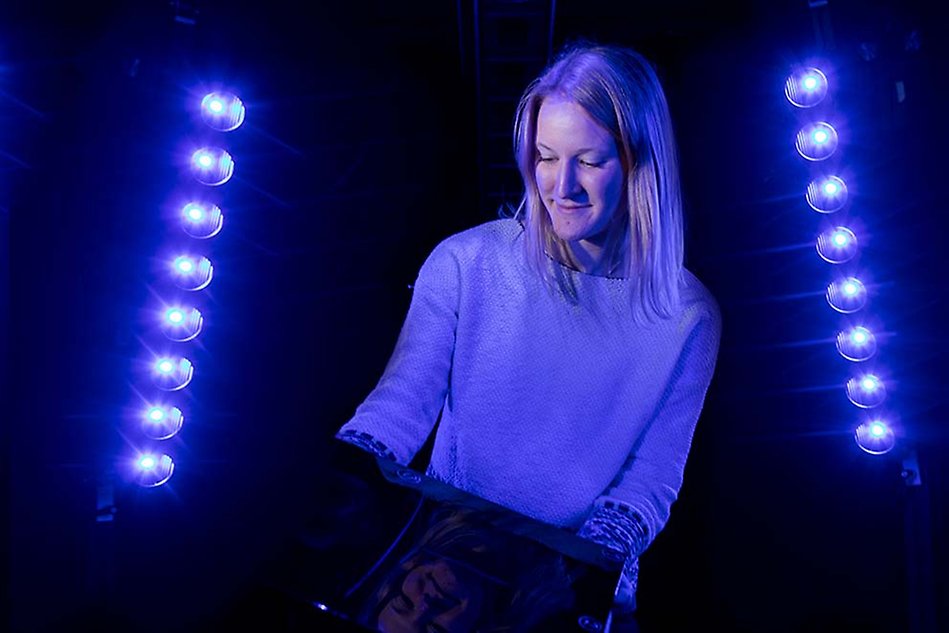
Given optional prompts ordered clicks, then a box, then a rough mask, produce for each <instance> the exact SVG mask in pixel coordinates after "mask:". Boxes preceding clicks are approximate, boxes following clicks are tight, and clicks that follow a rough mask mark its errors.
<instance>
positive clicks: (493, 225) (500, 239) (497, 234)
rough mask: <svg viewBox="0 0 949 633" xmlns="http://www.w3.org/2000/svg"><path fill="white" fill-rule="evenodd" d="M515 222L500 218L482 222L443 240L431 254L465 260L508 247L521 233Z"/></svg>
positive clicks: (521, 228) (520, 228)
mask: <svg viewBox="0 0 949 633" xmlns="http://www.w3.org/2000/svg"><path fill="white" fill-rule="evenodd" d="M523 230H524V229H523V227H521V225H520V223H519V222H518V221H517V220H514V219H511V218H502V219H498V220H491V221H489V222H484V223H482V224H479V225H477V226H473V227H471V228H469V229H465V230H464V231H460V232H458V233H455V234H454V235H450V236H448V237H446V238H445V239H443V240H442V241H441V242H440V243H439V244H438V245H437V246H436V247H435V249H434V251H433V254H435V253H438V252H441V253H445V254H449V253H450V254H452V255H454V256H456V257H462V258H467V257H471V256H474V255H476V254H478V253H481V252H484V251H492V250H496V249H501V248H504V247H506V246H510V245H511V244H513V243H514V242H515V240H517V238H518V237H519V236H520V234H521V233H522V232H523Z"/></svg>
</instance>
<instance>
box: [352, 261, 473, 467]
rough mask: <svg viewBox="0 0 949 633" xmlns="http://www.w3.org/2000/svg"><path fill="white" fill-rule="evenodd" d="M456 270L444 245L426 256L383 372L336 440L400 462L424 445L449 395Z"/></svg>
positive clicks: (405, 460)
mask: <svg viewBox="0 0 949 633" xmlns="http://www.w3.org/2000/svg"><path fill="white" fill-rule="evenodd" d="M459 273H460V269H459V265H458V261H457V259H456V258H455V257H454V256H453V254H452V253H451V252H449V249H448V248H446V247H445V246H444V243H443V244H441V245H439V246H438V247H436V249H435V250H434V251H433V252H432V254H431V255H429V257H428V259H426V261H425V263H424V264H423V265H422V268H421V270H420V271H419V274H418V278H417V280H416V283H415V287H414V290H413V293H412V301H411V304H410V305H409V310H408V314H407V315H406V317H405V322H404V323H403V325H402V330H401V332H400V334H399V338H398V341H397V342H396V345H395V350H394V351H393V353H392V356H391V357H390V359H389V362H388V364H387V365H386V368H385V371H384V372H383V374H382V377H381V378H380V380H379V382H378V384H377V385H376V387H375V388H374V389H373V390H372V392H371V393H370V394H369V396H368V397H367V398H366V399H365V400H364V401H363V402H362V404H360V405H359V407H358V408H357V409H356V412H355V415H354V416H353V417H352V419H350V420H349V422H347V423H346V424H345V425H344V426H343V427H342V428H341V429H340V430H339V432H338V433H337V434H336V437H337V438H338V439H340V440H343V441H346V442H350V443H352V444H354V445H356V446H358V447H360V448H363V449H365V450H368V451H370V452H372V453H374V454H376V455H377V456H379V457H383V458H386V459H392V460H394V461H396V462H398V463H400V464H408V463H409V462H410V461H411V460H412V458H413V457H414V456H415V454H416V453H417V452H418V451H419V449H420V448H421V447H422V445H423V444H424V443H425V440H426V439H427V438H428V435H429V433H431V430H432V428H433V427H434V426H435V422H436V420H437V419H438V414H439V413H440V411H441V408H442V405H443V404H444V402H445V397H446V395H447V393H448V386H449V376H450V374H451V364H452V353H453V351H454V346H455V329H456V326H457V324H458V294H459V290H458V289H459V283H460V274H459Z"/></svg>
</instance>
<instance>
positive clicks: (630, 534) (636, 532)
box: [577, 501, 649, 557]
mask: <svg viewBox="0 0 949 633" xmlns="http://www.w3.org/2000/svg"><path fill="white" fill-rule="evenodd" d="M577 535H578V536H580V537H582V538H585V539H589V540H591V541H594V542H596V543H599V544H600V545H606V546H607V547H609V548H611V549H615V550H617V551H619V552H622V553H623V555H624V556H626V557H629V556H639V555H640V554H642V552H643V550H645V549H646V545H648V544H649V529H648V528H647V527H646V522H645V521H644V520H643V518H642V517H641V516H640V515H639V513H638V512H636V511H635V510H633V509H632V508H630V507H629V506H627V505H625V504H622V503H616V502H614V501H604V502H602V503H599V504H597V505H596V507H595V509H594V510H593V512H592V513H590V516H589V517H587V520H586V522H585V523H584V524H583V526H581V528H580V530H579V532H577Z"/></svg>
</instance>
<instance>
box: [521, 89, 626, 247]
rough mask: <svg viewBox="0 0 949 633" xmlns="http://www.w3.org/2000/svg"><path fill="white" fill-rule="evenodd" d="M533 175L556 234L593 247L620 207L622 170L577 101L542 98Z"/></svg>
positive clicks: (603, 133) (607, 138)
mask: <svg viewBox="0 0 949 633" xmlns="http://www.w3.org/2000/svg"><path fill="white" fill-rule="evenodd" d="M535 142H536V146H537V155H538V160H537V166H536V168H535V172H534V174H535V178H536V179H537V188H538V190H539V192H540V196H541V199H542V200H543V201H544V206H545V207H546V209H547V214H548V216H549V217H550V222H551V224H552V226H553V230H554V232H555V233H556V234H557V236H558V237H559V238H560V239H562V240H564V241H565V242H568V243H570V244H571V246H572V247H574V248H577V247H579V248H582V249H585V250H588V252H589V251H590V250H593V251H596V252H597V253H598V252H599V251H598V250H597V249H598V248H599V247H602V246H603V242H604V240H605V237H606V229H607V227H608V226H609V223H610V220H611V219H612V218H613V215H614V213H616V210H617V209H618V208H619V207H620V202H621V200H622V197H623V192H624V182H625V177H624V176H625V175H624V173H623V166H622V162H621V160H620V156H619V151H618V149H617V147H616V143H615V141H614V140H613V137H612V136H611V135H610V133H609V131H607V130H606V129H605V128H603V127H601V126H600V124H599V123H597V122H596V121H594V120H593V119H592V118H591V117H590V115H589V114H587V111H586V110H584V109H583V107H582V106H580V105H579V104H578V103H576V102H574V101H569V100H566V99H563V98H557V97H548V98H546V99H544V101H543V103H541V106H540V111H539V112H538V114H537V137H536V139H535Z"/></svg>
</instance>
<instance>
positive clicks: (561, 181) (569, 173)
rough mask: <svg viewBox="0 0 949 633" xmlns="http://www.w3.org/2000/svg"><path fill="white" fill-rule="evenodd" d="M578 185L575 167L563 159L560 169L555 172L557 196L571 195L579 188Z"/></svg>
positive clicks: (568, 196)
mask: <svg viewBox="0 0 949 633" xmlns="http://www.w3.org/2000/svg"><path fill="white" fill-rule="evenodd" d="M579 185H580V183H579V181H578V180H577V173H576V169H575V168H574V167H573V165H571V164H570V163H569V161H564V162H563V164H562V165H561V166H560V170H559V171H558V172H557V191H556V194H557V197H558V198H571V197H573V196H574V195H575V194H576V193H577V191H578V190H579V189H580V186H579Z"/></svg>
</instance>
